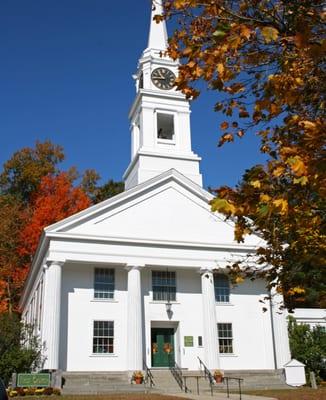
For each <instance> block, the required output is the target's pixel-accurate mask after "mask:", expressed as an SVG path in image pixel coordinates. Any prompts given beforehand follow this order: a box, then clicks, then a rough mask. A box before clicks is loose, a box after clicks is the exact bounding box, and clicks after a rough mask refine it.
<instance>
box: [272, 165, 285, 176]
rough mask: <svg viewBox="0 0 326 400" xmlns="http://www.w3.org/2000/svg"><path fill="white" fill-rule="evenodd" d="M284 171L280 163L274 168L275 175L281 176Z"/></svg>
mask: <svg viewBox="0 0 326 400" xmlns="http://www.w3.org/2000/svg"><path fill="white" fill-rule="evenodd" d="M283 172H284V167H283V166H281V165H280V166H278V167H276V168H275V169H274V170H273V175H274V176H276V177H279V176H281V175H282V174H283Z"/></svg>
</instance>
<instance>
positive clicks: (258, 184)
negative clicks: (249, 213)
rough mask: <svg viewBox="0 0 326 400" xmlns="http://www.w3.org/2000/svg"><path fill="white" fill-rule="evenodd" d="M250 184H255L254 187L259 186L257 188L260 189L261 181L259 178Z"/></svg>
mask: <svg viewBox="0 0 326 400" xmlns="http://www.w3.org/2000/svg"><path fill="white" fill-rule="evenodd" d="M250 185H251V186H253V187H254V188H257V189H259V188H260V187H261V183H260V181H258V180H255V181H251V182H250Z"/></svg>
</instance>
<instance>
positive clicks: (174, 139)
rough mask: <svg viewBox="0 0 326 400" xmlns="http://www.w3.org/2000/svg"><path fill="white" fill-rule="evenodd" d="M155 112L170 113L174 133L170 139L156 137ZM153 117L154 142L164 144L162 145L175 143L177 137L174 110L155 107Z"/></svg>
mask: <svg viewBox="0 0 326 400" xmlns="http://www.w3.org/2000/svg"><path fill="white" fill-rule="evenodd" d="M157 114H167V115H172V116H173V129H174V135H173V138H172V139H163V138H159V137H158V131H157V128H158V126H157ZM154 115H155V117H154V121H155V129H154V132H155V138H156V142H157V143H158V144H164V145H166V144H167V145H169V144H171V145H175V144H176V137H177V134H178V132H177V123H176V122H177V113H176V112H175V111H172V110H160V109H156V110H155V113H154Z"/></svg>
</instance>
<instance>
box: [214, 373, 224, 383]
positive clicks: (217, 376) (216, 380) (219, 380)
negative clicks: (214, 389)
mask: <svg viewBox="0 0 326 400" xmlns="http://www.w3.org/2000/svg"><path fill="white" fill-rule="evenodd" d="M214 379H215V382H216V383H222V382H223V376H222V375H215V376H214Z"/></svg>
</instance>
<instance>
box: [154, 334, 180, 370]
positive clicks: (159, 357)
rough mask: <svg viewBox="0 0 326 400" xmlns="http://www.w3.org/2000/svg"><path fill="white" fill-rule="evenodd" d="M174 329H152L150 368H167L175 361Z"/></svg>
mask: <svg viewBox="0 0 326 400" xmlns="http://www.w3.org/2000/svg"><path fill="white" fill-rule="evenodd" d="M174 333H175V330H174V328H152V330H151V347H152V367H156V368H157V367H161V368H162V367H163V368H164V367H165V368H166V367H169V366H171V365H174V361H175V343H174Z"/></svg>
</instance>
